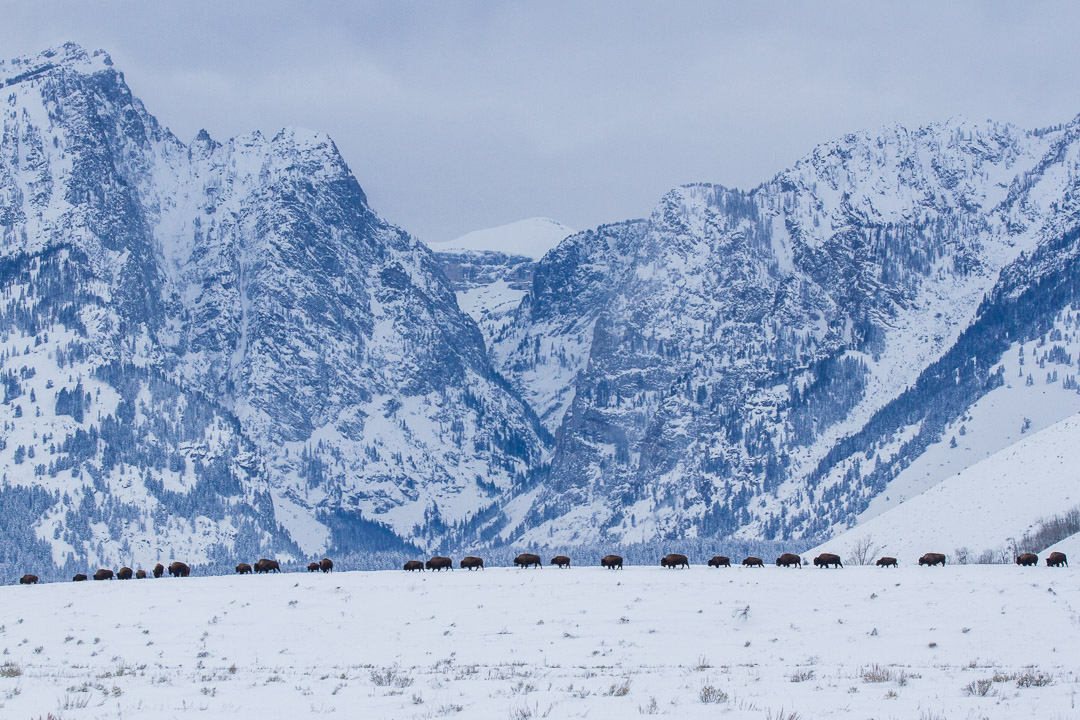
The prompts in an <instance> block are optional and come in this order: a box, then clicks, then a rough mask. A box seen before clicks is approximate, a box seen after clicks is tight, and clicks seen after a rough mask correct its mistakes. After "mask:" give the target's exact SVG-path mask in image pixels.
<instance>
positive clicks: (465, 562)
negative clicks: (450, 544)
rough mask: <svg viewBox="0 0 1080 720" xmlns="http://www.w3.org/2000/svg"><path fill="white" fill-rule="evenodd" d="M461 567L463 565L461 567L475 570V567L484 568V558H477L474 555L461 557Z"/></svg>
mask: <svg viewBox="0 0 1080 720" xmlns="http://www.w3.org/2000/svg"><path fill="white" fill-rule="evenodd" d="M461 567H463V568H465V569H467V570H477V569H480V570H483V569H484V559H483V558H478V557H476V556H475V555H467V556H465V557H463V558H461Z"/></svg>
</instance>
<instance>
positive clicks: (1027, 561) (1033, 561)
mask: <svg viewBox="0 0 1080 720" xmlns="http://www.w3.org/2000/svg"><path fill="white" fill-rule="evenodd" d="M1016 564H1017V565H1023V566H1024V567H1030V566H1031V565H1038V564H1039V556H1038V555H1036V554H1035V553H1021V554H1020V555H1018V556H1017V557H1016Z"/></svg>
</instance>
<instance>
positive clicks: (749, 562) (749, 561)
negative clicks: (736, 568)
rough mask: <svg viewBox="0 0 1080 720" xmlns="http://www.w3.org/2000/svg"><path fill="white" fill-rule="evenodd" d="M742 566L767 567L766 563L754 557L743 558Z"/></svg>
mask: <svg viewBox="0 0 1080 720" xmlns="http://www.w3.org/2000/svg"><path fill="white" fill-rule="evenodd" d="M742 564H743V567H765V561H764V560H762V559H761V558H759V557H754V556H753V555H751V556H750V557H747V558H743V561H742Z"/></svg>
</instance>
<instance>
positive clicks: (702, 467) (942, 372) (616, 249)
mask: <svg viewBox="0 0 1080 720" xmlns="http://www.w3.org/2000/svg"><path fill="white" fill-rule="evenodd" d="M1075 133H1076V124H1075V123H1073V124H1070V125H1069V126H1066V127H1064V128H1054V129H1050V130H1046V131H1037V132H1028V131H1023V130H1020V129H1017V128H1015V127H1011V126H1008V125H998V124H994V123H985V124H972V123H967V122H965V121H962V120H953V121H950V122H949V123H946V124H944V125H935V126H929V127H925V128H919V129H916V130H906V129H904V128H901V127H897V126H893V127H889V128H885V129H883V130H882V131H881V132H880V133H879V134H876V135H871V134H869V133H859V134H853V135H850V136H847V137H845V138H843V139H841V140H838V141H836V142H833V143H827V144H825V145H823V146H821V147H819V148H817V149H815V150H814V151H813V152H812V153H811V154H810V155H808V156H807V157H806V158H804V159H803V160H801V161H799V162H798V163H796V164H795V166H794V167H793V168H792V169H790V170H786V171H784V172H782V173H780V174H779V175H778V176H777V177H776V178H774V179H773V180H772V181H770V182H768V183H765V184H764V185H762V186H760V187H758V188H755V189H754V190H752V191H750V192H743V191H738V190H732V189H727V188H722V187H719V186H710V185H693V186H686V187H683V188H679V189H676V190H673V191H672V192H670V193H669V194H668V195H667V196H665V197H664V198H663V199H662V200H661V202H660V204H659V205H658V206H657V207H656V208H655V209H654V211H653V213H652V214H651V215H650V217H649V218H647V219H645V220H642V221H634V222H630V223H625V224H621V225H613V226H603V227H601V228H599V229H597V230H596V231H589V232H586V233H579V234H578V235H575V236H572V237H571V238H568V239H567V240H566V241H564V242H563V243H562V244H561V245H560V246H559V247H558V248H557V249H556V250H554V251H552V252H551V253H549V254H548V255H547V256H545V258H544V259H543V260H542V261H541V262H540V263H539V264H538V265H537V268H536V271H535V275H534V282H533V288H532V292H531V293H530V295H529V296H528V297H527V298H526V299H525V301H524V302H523V303H522V305H521V307H520V309H519V311H518V313H517V315H516V317H515V320H514V323H513V325H512V326H510V327H509V328H508V329H507V331H506V332H505V333H504V334H503V335H502V336H501V337H497V338H492V345H493V355H494V356H495V359H496V363H497V365H498V366H499V367H500V368H501V369H502V372H503V373H504V374H505V375H506V376H507V377H508V378H509V379H510V380H511V382H512V383H514V384H515V386H516V387H518V388H519V389H520V390H521V392H522V394H523V395H524V396H525V397H526V398H528V399H529V400H530V401H531V402H532V403H533V404H534V406H535V407H536V408H537V411H538V413H539V414H540V416H541V418H542V419H543V420H544V422H545V424H546V425H547V426H548V428H549V429H551V430H552V431H553V432H555V433H556V434H557V437H558V445H557V448H556V451H555V453H554V455H553V457H552V462H551V467H550V473H549V475H548V476H547V477H546V479H545V481H544V482H543V483H542V484H541V485H539V486H538V487H537V489H536V490H535V491H534V494H533V495H532V496H530V500H529V502H528V507H527V509H524V510H523V509H522V507H521V501H520V500H519V499H516V498H515V499H513V500H509V501H507V504H506V507H507V510H506V511H505V512H504V515H503V517H502V518H501V519H495V520H493V522H494V523H495V524H496V525H499V524H500V523H501V527H502V528H503V530H502V532H503V533H505V535H506V536H507V537H520V538H521V539H523V540H526V541H530V540H531V541H540V540H541V539H546V538H557V539H560V540H563V541H582V540H584V539H593V538H605V537H606V538H610V539H612V540H624V541H625V540H630V541H633V540H648V539H651V538H663V537H670V538H677V537H683V536H688V537H692V536H698V535H705V536H713V535H720V536H723V535H728V534H732V533H738V534H739V535H740V536H745V537H755V536H758V537H764V538H766V539H774V538H786V537H808V538H809V537H814V536H816V535H822V534H826V533H828V532H831V531H832V530H833V529H834V528H838V527H844V526H846V525H849V524H851V523H854V522H855V521H856V519H857V517H858V515H859V513H861V512H862V511H864V510H865V509H866V508H867V506H868V504H869V503H870V501H871V500H872V498H874V497H876V496H877V495H878V494H879V493H881V492H882V491H883V490H884V489H885V487H886V486H887V484H888V481H889V480H891V479H892V478H893V477H895V476H896V475H897V474H898V473H899V472H901V471H902V470H903V468H904V467H906V465H907V464H909V463H910V462H911V461H912V460H913V459H914V458H916V457H918V455H919V454H920V453H921V452H922V451H923V450H925V448H926V447H927V446H928V445H930V444H931V443H933V442H936V441H938V440H939V439H940V432H941V431H942V429H943V427H944V426H945V425H946V424H947V423H949V422H952V421H953V420H954V419H956V418H959V417H961V416H962V415H963V414H964V413H965V412H966V410H967V409H968V408H970V407H971V406H972V404H973V403H975V402H976V401H977V400H978V399H979V398H980V397H982V396H983V395H984V394H985V393H986V392H988V391H990V390H992V389H993V388H995V387H998V386H999V385H1000V384H1002V383H1003V379H1002V377H1001V375H1000V374H999V373H998V372H997V371H996V366H997V364H999V363H1000V362H1001V360H1002V355H1003V353H1004V352H1005V351H1006V350H1007V349H1008V348H1009V346H1010V340H1009V338H1010V337H1015V338H1017V339H1021V340H1032V339H1036V338H1038V337H1039V335H1040V333H1045V332H1046V331H1047V329H1049V327H1052V325H1053V323H1054V318H1055V317H1056V316H1057V315H1058V314H1060V313H1061V311H1063V310H1064V308H1065V307H1067V305H1068V303H1069V302H1072V301H1073V300H1074V299H1075V293H1074V292H1073V288H1071V286H1070V288H1068V289H1063V290H1062V292H1061V293H1060V294H1058V295H1056V296H1054V297H1052V298H1048V297H1046V296H1045V293H1043V294H1038V293H1036V295H1035V296H1036V297H1038V298H1039V300H1038V303H1037V305H1038V306H1037V307H1036V306H1035V305H1031V304H1029V305H1028V306H1025V310H1023V311H1022V312H1023V314H1022V317H1018V318H1017V320H1016V322H1014V323H1012V324H1010V325H1008V326H1002V325H1001V324H1000V323H999V324H997V325H994V324H993V322H992V319H991V318H992V317H993V316H994V314H995V313H996V312H997V309H995V308H994V306H993V305H992V304H988V302H990V301H984V296H986V295H989V296H990V297H991V298H993V297H996V296H995V293H997V294H998V295H1000V296H1001V297H1002V298H1005V297H1006V296H1008V297H1012V295H1011V294H1010V293H1011V292H1012V291H1008V290H1006V288H1007V286H1008V285H1009V283H1010V282H1014V281H1011V280H1010V278H1013V277H1016V278H1019V277H1023V278H1026V279H1027V281H1028V282H1038V281H1039V280H1040V279H1042V278H1047V277H1049V274H1050V273H1055V272H1057V273H1059V274H1060V276H1061V277H1062V278H1065V277H1067V276H1068V275H1067V271H1066V270H1064V269H1063V267H1062V262H1060V261H1059V262H1057V263H1056V264H1054V263H1051V262H1050V261H1049V260H1050V258H1062V257H1065V256H1068V253H1067V252H1066V253H1063V252H1061V250H1062V249H1063V248H1068V249H1069V252H1073V251H1074V250H1075V238H1073V237H1072V236H1069V235H1068V233H1067V229H1068V228H1071V227H1072V224H1073V222H1074V221H1073V220H1072V218H1074V217H1075V215H1074V214H1070V213H1063V212H1061V211H1062V210H1064V209H1066V208H1069V207H1071V206H1072V203H1073V198H1074V197H1075V193H1074V187H1073V186H1074V181H1073V180H1072V178H1073V177H1074V173H1073V169H1074V168H1075V167H1076V165H1077V161H1076V152H1077V147H1078V146H1077V144H1076V143H1075ZM1062 233H1065V234H1062ZM1054 243H1057V244H1058V245H1061V248H1058V250H1051V249H1048V248H1050V246H1051V245H1053V244H1054ZM1042 257H1045V258H1046V260H1039V258H1042ZM1070 267H1071V266H1070ZM1034 268H1038V269H1034ZM1001 302H1005V301H1004V300H1002V301H1001ZM998 309H1001V308H998ZM972 323H975V325H974V329H969V330H968V333H967V334H966V335H965V334H963V333H964V331H965V328H969V326H970V325H972ZM991 325H992V326H993V327H991ZM983 326H986V327H987V329H986V330H985V332H984V331H980V330H979V328H980V327H983ZM972 333H974V334H972ZM1010 333H1011V335H1010ZM991 334H996V335H994V337H995V339H994V340H993V341H992V342H990V341H989V335H991ZM962 348H968V350H971V351H973V352H975V353H976V354H977V355H978V361H977V363H976V364H975V365H974V366H972V365H971V364H970V359H971V356H972V353H971V352H968V353H967V355H965V354H964V352H962V351H961V350H962ZM950 353H951V354H950ZM964 357H967V358H968V360H969V364H968V366H963V364H962V363H960V364H959V365H957V364H955V363H959V362H960V361H961V360H962V359H963V358H964ZM971 371H974V372H971ZM946 373H952V375H947V374H946ZM952 376H955V377H957V378H959V379H961V380H963V382H961V383H959V385H957V383H953V385H957V387H959V388H960V390H959V391H958V392H955V393H952V394H948V393H947V394H946V396H941V395H940V394H935V393H940V391H941V390H942V388H941V387H938V386H937V385H935V384H934V381H933V378H935V377H936V378H941V379H942V380H944V379H945V378H946V377H952ZM969 378H970V380H969ZM1060 386H1061V388H1062V389H1063V390H1065V391H1067V392H1075V386H1074V385H1070V384H1069V382H1068V380H1067V378H1066V377H1063V378H1062V379H1061V380H1060ZM950 392H951V391H950ZM942 399H947V400H948V402H946V403H942V402H941V400H942ZM1021 419H1022V416H1017V417H1015V421H1016V426H1017V427H1019V424H1020V422H1021ZM927 421H928V422H927ZM913 439H914V440H915V441H914V442H912V441H913ZM875 473H876V474H875ZM511 508H513V509H512V510H511Z"/></svg>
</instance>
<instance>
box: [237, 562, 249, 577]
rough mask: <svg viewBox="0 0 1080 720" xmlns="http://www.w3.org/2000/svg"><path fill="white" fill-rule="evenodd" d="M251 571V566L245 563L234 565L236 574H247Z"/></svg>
mask: <svg viewBox="0 0 1080 720" xmlns="http://www.w3.org/2000/svg"><path fill="white" fill-rule="evenodd" d="M250 572H251V566H250V565H248V564H247V563H240V564H239V565H237V566H236V574H237V575H247V574H249V573H250Z"/></svg>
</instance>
